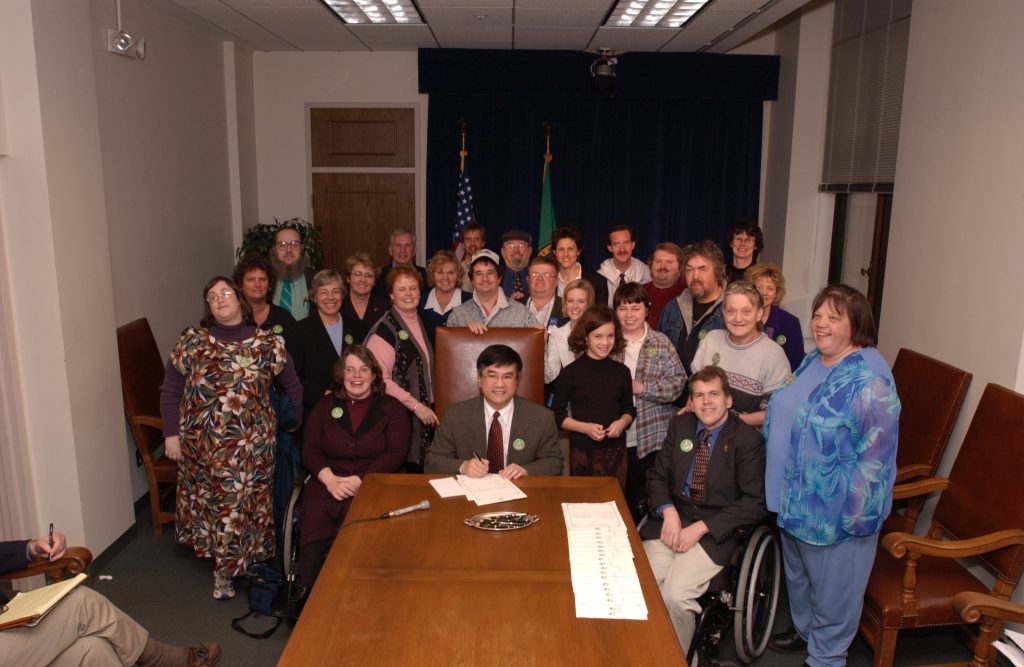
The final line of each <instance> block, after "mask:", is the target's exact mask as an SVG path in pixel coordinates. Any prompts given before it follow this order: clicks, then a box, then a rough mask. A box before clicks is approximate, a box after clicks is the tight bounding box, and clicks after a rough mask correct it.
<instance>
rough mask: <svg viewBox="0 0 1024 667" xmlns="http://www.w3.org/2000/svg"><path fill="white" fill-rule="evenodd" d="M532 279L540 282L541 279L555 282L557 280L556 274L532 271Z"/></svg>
mask: <svg viewBox="0 0 1024 667" xmlns="http://www.w3.org/2000/svg"><path fill="white" fill-rule="evenodd" d="M530 277H531V278H533V279H534V280H540V279H543V280H554V279H555V274H553V273H540V272H538V271H531V272H530Z"/></svg>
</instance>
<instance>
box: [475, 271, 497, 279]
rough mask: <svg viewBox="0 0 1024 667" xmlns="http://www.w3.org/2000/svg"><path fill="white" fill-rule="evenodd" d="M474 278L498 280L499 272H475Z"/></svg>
mask: <svg viewBox="0 0 1024 667" xmlns="http://www.w3.org/2000/svg"><path fill="white" fill-rule="evenodd" d="M473 276H474V277H476V278H497V277H498V272H497V271H474V272H473Z"/></svg>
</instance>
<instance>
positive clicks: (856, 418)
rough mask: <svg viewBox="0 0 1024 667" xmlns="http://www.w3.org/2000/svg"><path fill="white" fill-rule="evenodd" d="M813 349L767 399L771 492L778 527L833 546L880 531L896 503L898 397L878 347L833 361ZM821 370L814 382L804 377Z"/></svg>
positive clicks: (768, 490)
mask: <svg viewBox="0 0 1024 667" xmlns="http://www.w3.org/2000/svg"><path fill="white" fill-rule="evenodd" d="M820 356H821V355H820V353H819V352H818V351H817V350H815V351H813V352H811V353H810V354H809V355H807V357H806V358H805V359H804V360H803V363H801V364H800V367H799V368H797V370H796V372H795V373H794V375H793V377H791V378H790V380H788V381H787V383H786V384H785V385H784V386H783V387H782V388H781V389H779V390H777V391H776V392H775V393H774V394H773V395H772V398H771V401H770V402H769V404H768V410H767V414H766V415H765V422H764V433H765V439H766V442H767V471H766V472H767V474H766V477H767V479H766V488H765V493H766V496H767V500H768V506H769V509H775V510H777V511H778V524H779V527H780V528H782V529H783V530H785V531H786V532H787V533H789V534H790V535H792V536H793V537H795V538H796V539H798V540H801V541H802V542H806V543H808V544H815V545H831V544H838V543H840V542H845V541H847V540H849V539H851V538H852V537H859V536H867V535H873V534H875V533H878V532H879V530H881V528H882V523H883V522H884V521H885V518H886V517H887V516H888V515H889V510H890V509H891V507H892V487H893V482H894V480H895V477H896V445H897V441H898V439H899V435H898V431H899V417H900V400H899V397H898V396H897V395H896V386H895V383H894V382H893V379H892V372H891V371H890V370H889V366H888V365H887V364H886V363H885V360H884V359H882V356H881V355H880V354H879V353H878V350H876V349H875V348H873V347H868V348H863V349H861V350H859V351H857V352H854V353H852V354H850V355H848V356H847V357H845V358H844V359H842V360H841V361H840V362H839V363H838V364H836V365H835V366H833V367H831V368H826V367H824V366H823V365H822V364H821V361H820V359H819V358H820ZM804 373H808V376H807V378H805V379H809V378H812V377H815V376H816V375H817V376H818V377H821V378H822V379H821V380H820V381H819V382H815V383H813V384H810V385H808V383H806V382H804V383H801V382H800V376H801V375H803V374H804Z"/></svg>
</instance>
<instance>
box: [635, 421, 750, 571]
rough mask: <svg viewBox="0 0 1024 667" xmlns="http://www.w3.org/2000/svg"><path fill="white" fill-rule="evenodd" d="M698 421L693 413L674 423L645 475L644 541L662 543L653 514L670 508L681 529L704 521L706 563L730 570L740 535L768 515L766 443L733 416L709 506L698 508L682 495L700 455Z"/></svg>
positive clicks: (721, 439) (717, 448)
mask: <svg viewBox="0 0 1024 667" xmlns="http://www.w3.org/2000/svg"><path fill="white" fill-rule="evenodd" d="M697 426H698V424H697V418H696V417H695V416H694V414H693V413H692V412H690V413H687V414H684V415H679V416H677V417H673V418H672V421H670V422H669V426H668V434H667V435H666V436H665V441H664V442H663V443H662V446H661V450H660V451H659V452H658V454H657V458H656V459H655V462H654V467H653V468H651V469H650V470H649V471H648V472H647V494H648V496H649V501H650V507H651V510H652V512H651V516H650V520H648V522H647V523H646V525H644V527H643V530H642V531H641V537H643V538H644V539H645V540H649V539H658V538H659V537H660V535H661V524H662V520H661V518H660V517H657V518H656V517H655V516H654V510H655V508H657V507H660V506H661V505H665V504H667V503H671V504H673V505H675V507H676V509H677V510H678V511H679V519H680V521H681V523H682V524H683V527H684V528H685V527H686V526H688V525H690V524H692V523H696V522H698V521H704V523H705V524H706V525H707V527H708V530H709V531H710V532H708V534H707V535H705V536H704V537H702V538H701V539H700V545H701V547H703V548H704V551H705V552H706V553H707V555H708V557H709V558H711V560H713V561H714V562H715V563H717V564H719V565H726V564H728V562H729V558H730V556H731V555H732V552H733V550H734V549H735V548H736V546H737V545H738V544H739V542H740V539H739V537H738V536H737V534H736V530H737V529H739V528H743V527H744V526H751V525H753V524H756V523H757V522H758V521H760V520H761V519H763V518H764V517H765V516H767V515H768V510H767V509H766V508H765V502H764V461H765V459H764V438H763V437H762V436H761V433H760V431H758V430H757V429H755V428H752V427H750V426H747V425H746V424H744V423H743V422H742V421H740V419H739V417H737V416H736V415H734V414H732V413H730V414H729V417H728V421H727V422H726V424H725V426H724V427H723V428H722V430H721V432H720V433H719V434H718V439H717V440H716V441H715V445H714V448H713V449H712V450H711V460H710V461H709V462H708V476H707V479H706V481H705V495H706V498H705V501H704V502H703V503H701V504H700V505H696V504H694V503H693V501H691V500H690V498H689V497H687V496H684V495H683V485H684V484H685V483H686V476H687V474H688V473H689V471H690V465H691V464H692V462H693V457H694V456H695V455H696V454H697ZM687 439H688V440H690V442H692V443H693V448H692V449H691V450H690V451H689V452H684V451H682V448H681V447H680V443H681V442H682V441H683V440H687Z"/></svg>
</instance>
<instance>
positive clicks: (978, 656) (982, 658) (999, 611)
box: [953, 592, 1024, 667]
mask: <svg viewBox="0 0 1024 667" xmlns="http://www.w3.org/2000/svg"><path fill="white" fill-rule="evenodd" d="M953 609H955V610H956V612H957V613H958V614H960V618H962V619H963V620H964V621H965V622H967V623H979V624H980V627H981V630H980V631H979V633H978V637H977V639H976V640H975V642H974V657H973V659H972V660H971V661H970V662H967V663H962V664H964V665H965V667H986V665H991V664H993V663H994V662H995V658H996V652H997V649H996V648H995V647H994V646H992V640H994V639H997V638H998V637H999V630H998V627H999V626H1000V625H1001V623H1002V621H1010V622H1012V623H1024V605H1019V604H1014V603H1013V602H1009V601H1007V600H1002V599H1000V598H997V597H994V596H991V595H987V594H985V593H966V592H965V593H957V594H956V595H954V596H953Z"/></svg>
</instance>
